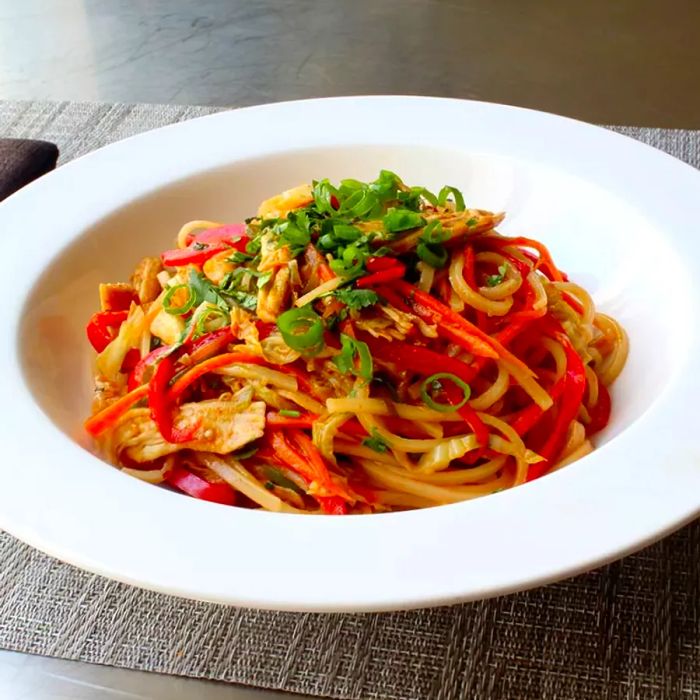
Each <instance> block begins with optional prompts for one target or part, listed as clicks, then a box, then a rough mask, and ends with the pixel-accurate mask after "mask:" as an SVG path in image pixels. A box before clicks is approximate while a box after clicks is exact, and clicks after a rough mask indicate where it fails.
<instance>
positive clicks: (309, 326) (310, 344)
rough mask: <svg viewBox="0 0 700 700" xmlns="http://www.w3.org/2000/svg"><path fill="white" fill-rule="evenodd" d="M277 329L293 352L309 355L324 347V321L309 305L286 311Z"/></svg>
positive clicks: (279, 319)
mask: <svg viewBox="0 0 700 700" xmlns="http://www.w3.org/2000/svg"><path fill="white" fill-rule="evenodd" d="M277 328H279V331H280V333H281V334H282V339H283V340H284V342H285V343H286V344H287V345H288V346H289V347H290V348H292V350H296V351H297V352H301V353H303V354H307V355H309V354H316V353H317V352H319V351H320V350H321V348H322V347H323V331H324V327H323V321H322V320H321V317H320V316H319V315H318V314H317V313H316V312H315V311H314V310H313V309H312V308H311V306H310V305H309V304H307V305H306V306H302V307H301V308H299V309H296V308H295V309H289V310H288V311H285V312H284V313H283V314H282V315H281V316H280V317H279V318H278V319H277Z"/></svg>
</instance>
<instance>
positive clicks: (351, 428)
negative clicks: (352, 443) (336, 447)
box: [338, 418, 369, 440]
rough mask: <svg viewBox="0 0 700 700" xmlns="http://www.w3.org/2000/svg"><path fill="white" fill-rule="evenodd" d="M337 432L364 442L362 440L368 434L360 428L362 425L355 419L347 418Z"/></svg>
mask: <svg viewBox="0 0 700 700" xmlns="http://www.w3.org/2000/svg"><path fill="white" fill-rule="evenodd" d="M338 430H339V431H340V432H341V433H345V434H346V435H350V436H352V437H356V438H358V439H360V440H364V438H366V437H367V436H368V435H369V433H368V432H367V431H366V430H365V429H364V428H363V427H362V423H360V421H359V420H357V418H349V419H348V420H346V421H345V423H343V424H342V425H341V426H340V428H338Z"/></svg>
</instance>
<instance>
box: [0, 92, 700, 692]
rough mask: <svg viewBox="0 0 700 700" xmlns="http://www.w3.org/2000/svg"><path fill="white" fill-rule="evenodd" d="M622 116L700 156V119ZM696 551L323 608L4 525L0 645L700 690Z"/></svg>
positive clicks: (72, 122)
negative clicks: (176, 589)
mask: <svg viewBox="0 0 700 700" xmlns="http://www.w3.org/2000/svg"><path fill="white" fill-rule="evenodd" d="M214 111H217V110H215V109H211V108H203V107H171V106H158V105H138V106H130V105H93V104H69V103H60V104H45V103H12V102H5V103H3V102H0V137H2V136H10V137H25V138H27V137H28V138H32V137H34V138H43V139H47V140H50V141H54V142H56V143H58V145H59V146H60V148H61V152H62V159H61V161H62V162H66V161H67V160H69V159H71V158H74V157H76V156H78V155H81V154H83V153H86V152H88V151H90V150H92V149H94V148H97V147H98V146H102V145H104V144H106V143H108V142H110V141H114V140H116V139H119V138H123V137H125V136H128V135H131V134H134V133H137V132H140V131H143V130H145V129H150V128H153V127H156V126H161V125H163V124H168V123H171V122H175V121H179V120H184V119H188V118H191V117H195V116H200V115H203V114H208V113H211V112H214ZM619 131H622V132H624V133H626V134H628V135H630V136H634V137H636V138H639V139H640V140H642V141H646V142H648V143H651V144H652V145H655V146H657V147H659V148H663V149H664V150H666V151H669V152H670V153H673V154H674V155H676V156H678V157H680V158H682V159H684V160H686V161H688V162H689V163H692V164H693V165H695V166H696V167H698V166H699V165H700V132H685V131H664V130H654V129H635V128H627V127H625V128H620V129H619ZM689 225H692V222H689ZM552 527H556V523H552ZM699 562H700V523H696V524H693V525H691V526H689V527H686V528H685V529H684V530H682V531H680V532H678V533H676V534H675V535H673V536H671V537H668V538H667V539H665V540H664V541H662V542H660V543H658V544H656V545H654V546H653V547H650V548H648V549H646V550H644V551H643V552H641V553H639V554H636V555H634V556H631V557H628V558H626V559H624V560H622V561H620V562H616V563H614V564H612V565H610V566H607V567H605V568H604V569H601V570H599V571H595V572H593V573H590V574H587V575H585V576H579V577H577V578H575V579H572V580H569V581H565V582H563V583H559V584H556V585H552V586H548V587H546V588H540V589H538V590H534V591H531V592H528V593H522V594H518V595H512V596H508V597H504V598H499V599H497V600H491V601H486V602H479V603H473V604H469V605H462V606H456V607H452V608H438V609H433V610H421V611H415V612H407V613H393V614H380V615H365V616H363V615H314V614H291V613H271V612H257V611H252V610H239V609H235V608H229V607H224V606H218V605H211V604H205V603H197V602H191V601H186V600H180V599H177V598H171V597H168V596H165V595H160V594H157V593H151V592H147V591H142V590H139V589H136V588H131V587H129V586H126V585H123V584H119V583H114V582H112V581H109V580H107V579H104V578H101V577H99V576H94V575H92V574H88V573H84V572H82V571H79V570H77V569H75V568H73V567H71V566H68V565H66V564H62V563H60V562H58V561H56V560H55V559H52V558H50V557H47V556H45V555H43V554H41V553H39V552H37V551H35V550H33V549H31V548H30V547H28V546H26V545H23V544H21V543H20V542H18V541H17V540H15V539H13V538H12V537H10V536H9V535H7V534H4V533H0V572H1V573H0V594H1V598H0V646H2V647H5V648H7V649H13V650H18V651H24V652H32V653H36V654H45V655H49V656H58V657H62V658H67V659H78V660H81V661H89V662H95V663H101V664H112V665H115V666H122V667H126V668H136V669H143V670H148V671H158V672H161V673H173V674H180V675H186V676H195V677H201V678H210V679H216V680H223V681H234V682H239V683H245V684H249V685H255V686H262V687H268V688H279V689H284V690H289V691H296V692H303V693H308V694H315V695H329V696H335V697H342V698H397V699H399V698H401V699H403V698H439V699H441V700H447V699H448V698H464V697H467V698H480V699H481V698H504V699H505V698H509V699H510V698H523V699H525V698H527V699H532V700H546V699H554V698H556V699H562V698H571V699H575V700H582V699H588V698H607V699H613V698H659V699H663V700H667V699H673V698H700V569H699Z"/></svg>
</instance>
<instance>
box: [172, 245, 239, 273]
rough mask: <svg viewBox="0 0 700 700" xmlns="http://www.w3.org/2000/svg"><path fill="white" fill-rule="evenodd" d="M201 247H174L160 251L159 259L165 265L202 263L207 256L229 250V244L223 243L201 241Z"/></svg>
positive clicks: (207, 258) (210, 256)
mask: <svg viewBox="0 0 700 700" xmlns="http://www.w3.org/2000/svg"><path fill="white" fill-rule="evenodd" d="M202 246H204V247H202V248H200V249H197V248H195V247H188V248H175V249H174V250H166V251H165V252H164V253H161V255H160V259H161V260H162V261H163V265H165V266H166V267H182V266H183V265H203V264H204V263H205V262H206V261H207V260H209V258H213V257H214V256H215V255H218V254H219V253H223V252H224V251H225V250H230V248H229V246H227V245H223V244H220V243H219V244H211V245H210V244H207V243H203V244H202Z"/></svg>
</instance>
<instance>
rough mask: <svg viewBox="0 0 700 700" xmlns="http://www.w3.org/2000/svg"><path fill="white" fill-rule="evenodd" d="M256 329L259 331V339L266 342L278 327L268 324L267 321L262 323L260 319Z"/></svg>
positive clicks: (256, 322) (257, 321) (256, 323)
mask: <svg viewBox="0 0 700 700" xmlns="http://www.w3.org/2000/svg"><path fill="white" fill-rule="evenodd" d="M255 327H256V328H257V329H258V337H259V338H260V340H265V338H267V337H269V336H270V334H271V333H272V331H274V330H275V328H276V327H277V326H276V325H275V324H274V323H267V322H266V321H260V320H259V319H258V320H256V321H255Z"/></svg>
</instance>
